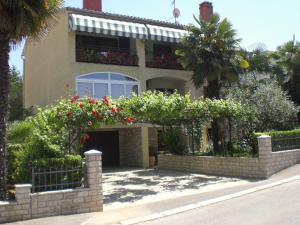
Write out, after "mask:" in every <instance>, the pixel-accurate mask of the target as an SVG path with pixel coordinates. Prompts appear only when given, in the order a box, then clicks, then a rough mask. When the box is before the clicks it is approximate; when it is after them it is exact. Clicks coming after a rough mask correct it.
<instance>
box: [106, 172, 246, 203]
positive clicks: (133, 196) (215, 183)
mask: <svg viewBox="0 0 300 225" xmlns="http://www.w3.org/2000/svg"><path fill="white" fill-rule="evenodd" d="M248 182H249V181H247V180H242V179H237V178H228V177H227V178H226V177H217V176H207V175H203V174H193V173H186V172H175V171H165V170H156V169H148V170H144V169H134V168H116V169H108V170H104V171H103V190H104V208H106V209H111V208H117V207H123V206H127V205H129V204H132V203H146V202H153V201H159V200H163V199H167V198H172V197H179V196H183V195H189V194H195V193H199V192H205V191H210V190H217V189H220V188H226V187H232V186H235V185H241V184H245V183H248Z"/></svg>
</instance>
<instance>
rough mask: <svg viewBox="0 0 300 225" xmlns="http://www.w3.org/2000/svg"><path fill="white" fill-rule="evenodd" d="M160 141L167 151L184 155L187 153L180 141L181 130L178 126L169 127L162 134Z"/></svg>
mask: <svg viewBox="0 0 300 225" xmlns="http://www.w3.org/2000/svg"><path fill="white" fill-rule="evenodd" d="M162 143H163V145H164V146H165V150H166V151H167V152H170V153H173V154H175V155H185V154H187V153H188V151H187V147H186V146H185V145H184V144H183V142H182V131H181V129H180V128H179V127H178V128H177V127H176V128H174V127H171V128H169V129H167V130H165V131H164V132H163V134H162Z"/></svg>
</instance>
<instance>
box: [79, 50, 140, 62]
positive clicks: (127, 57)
mask: <svg viewBox="0 0 300 225" xmlns="http://www.w3.org/2000/svg"><path fill="white" fill-rule="evenodd" d="M76 61H77V62H86V63H100V64H111V65H122V66H138V64H139V62H138V56H137V55H131V54H130V52H129V50H123V49H103V50H99V49H80V48H79V49H77V51H76Z"/></svg>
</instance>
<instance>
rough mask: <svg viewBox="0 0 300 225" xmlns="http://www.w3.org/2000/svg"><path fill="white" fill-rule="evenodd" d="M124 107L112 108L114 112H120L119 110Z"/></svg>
mask: <svg viewBox="0 0 300 225" xmlns="http://www.w3.org/2000/svg"><path fill="white" fill-rule="evenodd" d="M121 110H122V109H121V108H115V107H113V108H112V109H111V111H112V112H113V113H118V112H120V111H121Z"/></svg>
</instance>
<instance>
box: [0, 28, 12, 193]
mask: <svg viewBox="0 0 300 225" xmlns="http://www.w3.org/2000/svg"><path fill="white" fill-rule="evenodd" d="M9 51H10V45H9V39H8V37H7V35H5V34H1V33H0V199H1V198H2V199H3V198H5V196H6V168H5V157H6V126H7V116H8V93H9V65H8V60H9Z"/></svg>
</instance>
